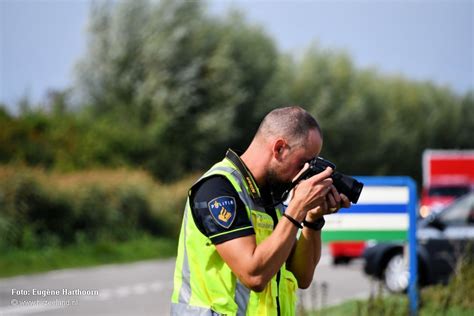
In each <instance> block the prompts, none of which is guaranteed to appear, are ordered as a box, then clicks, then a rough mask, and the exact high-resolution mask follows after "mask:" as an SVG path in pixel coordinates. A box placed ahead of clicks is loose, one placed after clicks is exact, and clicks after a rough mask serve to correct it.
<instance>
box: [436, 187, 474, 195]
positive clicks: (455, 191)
mask: <svg viewBox="0 0 474 316" xmlns="http://www.w3.org/2000/svg"><path fill="white" fill-rule="evenodd" d="M467 193H469V187H468V186H452V187H431V188H430V190H429V191H428V195H429V196H456V197H459V196H462V195H464V194H467Z"/></svg>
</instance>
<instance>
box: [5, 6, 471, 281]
mask: <svg viewBox="0 0 474 316" xmlns="http://www.w3.org/2000/svg"><path fill="white" fill-rule="evenodd" d="M76 70H77V71H76V82H75V84H74V86H73V87H71V88H69V89H65V90H63V91H50V92H49V94H48V98H47V99H46V100H45V101H44V102H42V103H41V104H31V103H30V102H29V101H28V98H26V97H25V98H24V99H23V100H21V101H20V102H19V104H18V106H17V108H18V109H19V112H18V113H9V112H8V111H7V110H6V106H2V105H1V104H0V164H1V166H0V251H1V253H2V257H1V259H0V260H2V261H0V262H1V263H0V268H1V269H0V271H2V273H6V274H5V275H7V274H12V273H23V272H27V271H31V272H32V271H40V270H44V269H48V267H49V268H55V267H65V266H69V265H73V264H74V262H76V264H77V265H81V264H82V263H81V260H82V259H81V258H82V257H81V256H77V257H76V258H73V256H72V255H71V257H70V258H71V259H67V256H68V253H75V252H76V251H75V250H77V249H78V247H79V248H81V247H86V246H84V245H88V246H87V247H89V248H87V247H86V248H87V249H86V248H83V251H84V252H85V253H86V255H84V256H83V257H84V258H87V257H89V258H90V260H87V259H84V260H85V261H87V262H90V263H92V262H106V261H107V260H109V259H110V260H111V261H116V260H118V261H121V260H122V259H123V260H125V256H122V254H123V253H122V252H121V251H120V250H118V249H121V247H122V246H121V245H122V243H123V247H126V245H128V244H130V243H133V242H135V241H137V240H138V243H139V244H141V245H143V244H145V245H146V244H147V243H148V242H150V243H153V240H155V238H170V239H172V240H175V239H176V238H177V235H178V229H179V225H180V221H181V217H182V210H183V207H184V205H183V204H184V200H185V197H186V194H187V190H188V188H189V187H190V185H191V184H192V183H193V181H194V180H195V179H196V178H197V172H199V171H202V170H204V169H207V168H208V167H209V166H210V165H211V164H213V163H214V162H216V161H218V160H220V159H221V158H222V156H223V154H224V153H225V150H226V148H227V147H233V148H235V149H245V148H246V146H247V145H248V143H249V141H250V139H251V137H252V136H253V134H254V132H255V131H256V129H257V127H258V123H259V122H260V120H261V119H262V118H263V116H264V115H265V114H266V113H267V112H268V111H270V110H271V109H273V108H275V107H280V106H284V105H292V104H298V105H301V106H302V107H304V108H306V109H307V110H308V111H309V112H311V113H312V114H314V116H315V117H316V118H317V119H318V120H319V122H320V123H321V125H322V128H323V130H324V138H325V140H324V149H323V152H322V155H323V156H325V157H326V158H328V159H330V160H332V161H334V162H335V163H336V164H337V166H338V169H340V170H341V171H343V172H344V173H348V174H361V175H362V174H363V175H409V176H412V177H414V178H415V179H418V180H420V177H421V173H420V170H421V168H420V161H421V153H422V151H423V149H425V148H459V149H462V148H473V147H474V138H473V137H472V130H474V91H470V92H468V93H466V94H465V95H458V94H456V93H454V92H453V91H452V90H451V89H450V88H449V87H441V86H436V85H434V84H432V83H430V82H417V81H411V80H408V79H405V78H402V77H399V76H389V75H383V74H380V73H378V72H377V71H376V70H374V69H356V68H355V67H354V65H353V63H352V61H351V59H350V57H349V56H348V55H347V54H346V53H344V52H340V51H331V50H328V49H324V48H322V47H320V46H318V45H317V44H316V43H315V44H313V45H312V46H311V47H309V48H308V49H307V51H306V52H305V53H304V54H303V55H302V56H298V57H296V56H291V55H287V54H282V53H281V52H279V51H278V50H277V48H276V45H275V43H274V41H273V39H272V38H271V37H270V36H269V35H268V34H266V33H265V31H264V30H263V29H262V28H261V27H259V26H257V25H252V24H250V23H248V22H247V21H246V19H245V17H244V16H243V15H242V14H240V13H239V12H230V13H229V14H228V16H227V17H225V18H217V17H214V16H211V15H210V14H209V13H208V12H207V11H206V6H205V3H204V2H203V1H187V0H163V1H147V0H125V1H97V2H92V8H91V16H90V25H89V41H88V46H87V49H86V53H85V54H84V56H83V57H82V58H81V59H80V60H79V61H78V64H77V67H76ZM143 236H152V237H149V238H151V239H150V240H146V241H143V240H142V238H143ZM147 238H148V237H147ZM140 240H141V241H140ZM157 240H161V239H157ZM101 245H112V246H110V247H111V248H113V249H115V250H111V253H112V255H111V256H110V257H108V256H105V257H104V256H103V255H104V254H107V253H108V252H107V251H104V252H102V251H99V250H96V249H97V248H96V247H99V248H100V247H101ZM107 247H108V246H107ZM107 247H106V248H107ZM81 249H82V248H81ZM49 253H50V254H51V257H47V260H46V259H44V258H46V257H43V255H46V254H49ZM87 253H89V254H90V256H88V255H87ZM124 253H128V254H129V257H128V258H129V259H131V258H137V259H138V258H139V257H141V258H145V257H148V254H146V255H145V254H143V255H140V252H139V251H138V252H137V254H136V256H135V254H134V252H128V251H125V252H124ZM39 254H41V255H39ZM63 254H64V258H62V259H61V257H62V256H63ZM95 254H97V256H98V258H97V259H93V257H94V256H95ZM42 258H43V259H42ZM54 258H56V259H54ZM42 260H43V261H42ZM94 260H97V261H94ZM84 264H88V263H84ZM22 267H23V268H22ZM15 269H16V270H15ZM4 271H7V272H4ZM8 271H10V272H8ZM15 271H17V272H15Z"/></svg>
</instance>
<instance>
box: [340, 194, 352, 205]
mask: <svg viewBox="0 0 474 316" xmlns="http://www.w3.org/2000/svg"><path fill="white" fill-rule="evenodd" d="M340 197H341V206H342V207H345V208H348V207H351V201H350V200H349V198H348V197H347V196H345V195H344V194H343V193H341V194H340Z"/></svg>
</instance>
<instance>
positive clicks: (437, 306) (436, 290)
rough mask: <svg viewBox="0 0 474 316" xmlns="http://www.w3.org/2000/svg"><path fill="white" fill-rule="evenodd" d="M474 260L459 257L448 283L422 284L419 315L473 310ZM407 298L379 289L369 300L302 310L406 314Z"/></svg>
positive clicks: (329, 315) (330, 314) (331, 314)
mask: <svg viewBox="0 0 474 316" xmlns="http://www.w3.org/2000/svg"><path fill="white" fill-rule="evenodd" d="M473 291H474V264H473V263H472V262H471V263H469V261H460V263H459V266H458V267H457V269H456V273H455V275H454V276H453V277H452V279H451V280H450V282H449V283H448V284H447V285H436V286H430V287H426V288H423V289H422V290H421V294H420V309H419V315H420V316H436V315H440V316H441V315H442V316H464V315H465V316H468V315H473V313H474V301H473V300H472V293H474V292H473ZM408 304H409V302H408V298H407V296H406V295H384V294H382V293H381V291H380V292H379V294H377V295H376V296H374V297H371V298H369V299H368V300H364V301H362V300H351V301H347V302H345V303H343V304H340V305H337V306H332V307H328V308H323V309H321V310H319V311H313V312H304V311H303V312H302V313H301V314H302V315H312V316H346V315H354V316H370V315H381V316H382V315H383V316H405V315H408V314H409V313H408V310H409V305H408Z"/></svg>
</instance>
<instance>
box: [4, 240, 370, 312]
mask: <svg viewBox="0 0 474 316" xmlns="http://www.w3.org/2000/svg"><path fill="white" fill-rule="evenodd" d="M174 264H175V262H174V259H168V260H153V261H142V262H137V263H132V264H120V265H104V266H100V267H94V268H81V269H66V270H58V271H52V272H48V273H42V274H37V275H32V276H20V277H13V278H6V279H0V315H1V316H7V315H8V316H13V315H51V316H59V315H67V316H77V315H98V316H108V315H114V316H120V315H123V316H136V315H168V314H169V309H170V296H171V292H172V288H173V280H172V279H173V271H174ZM372 287H375V284H372V283H371V281H370V280H369V279H368V278H367V277H365V276H364V275H363V272H362V262H361V261H360V260H356V261H354V262H352V263H351V264H349V265H346V266H332V265H331V264H330V257H329V254H328V253H327V248H324V249H323V257H322V259H321V262H320V265H318V267H317V269H316V273H315V281H314V282H313V285H312V286H311V287H310V288H309V289H307V290H304V291H300V302H301V303H302V304H303V305H304V306H305V308H307V309H313V308H320V307H321V306H329V305H333V304H338V303H340V302H342V301H345V300H347V299H350V298H367V297H368V296H369V293H370V291H371V288H372Z"/></svg>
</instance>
